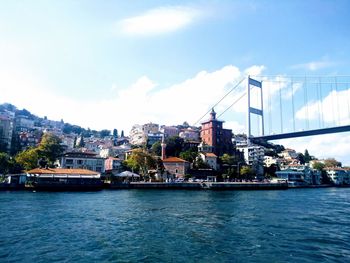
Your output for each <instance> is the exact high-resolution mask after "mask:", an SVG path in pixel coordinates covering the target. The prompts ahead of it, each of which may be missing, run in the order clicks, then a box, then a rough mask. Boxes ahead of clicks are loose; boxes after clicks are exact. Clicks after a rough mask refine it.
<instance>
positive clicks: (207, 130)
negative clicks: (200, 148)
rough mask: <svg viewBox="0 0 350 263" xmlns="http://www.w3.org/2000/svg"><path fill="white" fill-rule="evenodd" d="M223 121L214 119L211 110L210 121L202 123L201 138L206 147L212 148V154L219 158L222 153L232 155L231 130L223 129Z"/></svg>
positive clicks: (214, 115) (214, 114)
mask: <svg viewBox="0 0 350 263" xmlns="http://www.w3.org/2000/svg"><path fill="white" fill-rule="evenodd" d="M223 123H224V122H223V121H220V120H217V119H216V113H215V111H214V109H212V111H211V113H210V119H209V120H208V121H205V122H203V123H202V129H201V134H200V135H201V138H202V142H203V143H204V144H206V145H209V146H213V148H214V153H215V154H216V155H217V156H221V155H223V154H224V153H228V154H232V152H233V144H232V136H233V135H232V130H229V129H224V128H223V127H222V126H223Z"/></svg>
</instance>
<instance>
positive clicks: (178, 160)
mask: <svg viewBox="0 0 350 263" xmlns="http://www.w3.org/2000/svg"><path fill="white" fill-rule="evenodd" d="M163 163H188V162H187V161H186V160H183V159H181V158H178V157H169V158H166V159H164V160H163Z"/></svg>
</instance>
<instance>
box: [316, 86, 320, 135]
mask: <svg viewBox="0 0 350 263" xmlns="http://www.w3.org/2000/svg"><path fill="white" fill-rule="evenodd" d="M315 85H316V96H317V109H318V128H319V129H320V128H321V107H320V85H321V84H320V83H317V82H315Z"/></svg>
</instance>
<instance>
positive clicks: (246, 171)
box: [240, 166, 255, 180]
mask: <svg viewBox="0 0 350 263" xmlns="http://www.w3.org/2000/svg"><path fill="white" fill-rule="evenodd" d="M240 175H241V177H242V178H244V179H246V180H252V179H253V178H254V175H255V171H254V169H253V168H251V167H249V166H242V167H241V170H240Z"/></svg>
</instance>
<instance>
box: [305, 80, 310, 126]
mask: <svg viewBox="0 0 350 263" xmlns="http://www.w3.org/2000/svg"><path fill="white" fill-rule="evenodd" d="M304 79H305V82H304V83H305V89H304V104H305V110H306V130H308V129H309V100H308V94H307V79H306V76H305V78H304Z"/></svg>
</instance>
